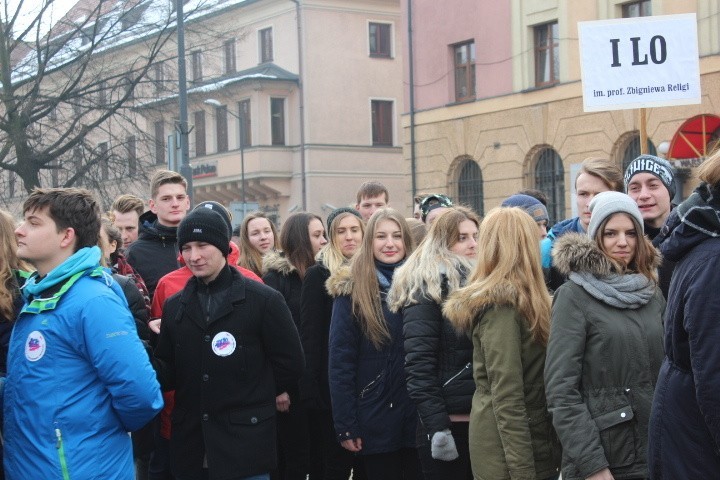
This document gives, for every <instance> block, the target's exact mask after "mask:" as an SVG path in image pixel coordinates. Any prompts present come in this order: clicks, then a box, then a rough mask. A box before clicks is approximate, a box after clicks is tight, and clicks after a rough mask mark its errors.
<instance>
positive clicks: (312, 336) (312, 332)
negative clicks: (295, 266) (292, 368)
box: [300, 263, 333, 410]
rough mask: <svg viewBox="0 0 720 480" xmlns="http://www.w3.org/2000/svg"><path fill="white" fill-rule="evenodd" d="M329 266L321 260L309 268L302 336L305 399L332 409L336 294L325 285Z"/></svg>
mask: <svg viewBox="0 0 720 480" xmlns="http://www.w3.org/2000/svg"><path fill="white" fill-rule="evenodd" d="M328 278H330V270H328V269H327V268H325V265H323V264H322V263H318V264H316V265H313V266H312V267H310V268H308V270H307V272H305V280H304V281H303V285H302V294H301V296H300V339H301V340H302V344H303V351H304V352H305V365H306V367H305V376H304V382H303V390H302V391H301V395H302V400H303V401H304V402H305V404H306V406H308V407H309V408H315V409H319V410H330V386H329V383H328V339H329V337H330V320H331V318H332V307H333V298H332V297H331V296H330V294H328V292H327V290H326V289H325V282H326V281H327V279H328Z"/></svg>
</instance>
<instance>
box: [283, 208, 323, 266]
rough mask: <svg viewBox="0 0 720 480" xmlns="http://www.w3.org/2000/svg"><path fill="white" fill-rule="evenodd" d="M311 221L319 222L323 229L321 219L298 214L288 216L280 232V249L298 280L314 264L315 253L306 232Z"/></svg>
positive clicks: (308, 214)
mask: <svg viewBox="0 0 720 480" xmlns="http://www.w3.org/2000/svg"><path fill="white" fill-rule="evenodd" d="M313 220H318V221H320V225H322V226H323V229H324V228H325V225H324V224H323V221H322V218H320V217H318V216H317V215H315V214H314V213H308V212H298V213H293V214H292V215H290V216H289V217H288V218H287V220H285V223H283V226H282V229H281V230H280V248H281V249H282V252H283V254H284V255H285V257H286V258H287V259H288V261H289V262H290V264H291V265H292V266H293V267H295V269H296V270H297V272H298V275H300V278H303V277H304V276H305V271H306V270H307V269H308V268H310V267H312V266H313V265H314V264H315V252H313V247H312V243H311V242H310V233H309V231H308V229H309V227H310V222H312V221H313Z"/></svg>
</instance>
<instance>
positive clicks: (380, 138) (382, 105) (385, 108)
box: [370, 98, 395, 147]
mask: <svg viewBox="0 0 720 480" xmlns="http://www.w3.org/2000/svg"><path fill="white" fill-rule="evenodd" d="M394 110H395V100H391V99H383V98H373V99H371V100H370V130H371V143H372V145H373V146H376V147H392V146H393V145H394V135H395V122H394V118H395V115H394V113H393V112H394ZM386 116H387V118H385V117H386Z"/></svg>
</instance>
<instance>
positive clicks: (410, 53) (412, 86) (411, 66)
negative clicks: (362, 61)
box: [407, 0, 417, 204]
mask: <svg viewBox="0 0 720 480" xmlns="http://www.w3.org/2000/svg"><path fill="white" fill-rule="evenodd" d="M407 2H408V68H409V69H410V74H409V78H408V80H409V82H410V92H409V97H410V180H411V183H412V202H411V204H414V202H415V195H417V179H416V178H415V169H416V168H417V167H416V164H415V75H414V65H415V61H414V60H415V59H414V57H413V34H412V0H407Z"/></svg>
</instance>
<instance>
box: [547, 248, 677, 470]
mask: <svg viewBox="0 0 720 480" xmlns="http://www.w3.org/2000/svg"><path fill="white" fill-rule="evenodd" d="M553 264H554V265H555V266H557V267H558V268H559V269H560V271H561V272H562V273H563V274H565V275H567V274H569V273H570V272H571V271H572V272H588V273H591V274H592V275H593V276H596V277H598V278H602V277H603V276H607V275H609V274H610V273H612V271H613V267H612V265H611V263H610V262H609V261H608V260H607V257H605V255H604V254H602V253H601V252H600V251H599V250H598V249H597V247H596V246H595V243H594V242H593V241H592V240H590V239H588V237H587V236H584V235H583V236H580V235H573V234H568V235H566V236H564V237H562V238H561V239H559V240H558V241H557V243H556V244H555V247H554V249H553ZM664 309H665V300H664V298H663V296H662V293H661V292H660V289H658V288H656V289H655V294H654V296H652V297H651V298H650V301H649V302H648V303H647V304H645V305H644V306H641V307H640V308H635V309H629V308H627V309H624V308H616V307H613V306H610V305H608V304H606V303H604V302H602V301H600V300H598V299H596V298H595V297H593V296H591V295H590V294H589V293H588V292H586V291H585V289H584V288H583V287H581V286H580V285H578V284H577V283H575V282H573V281H572V280H569V281H568V282H566V283H565V284H564V285H562V286H561V287H560V288H559V289H558V290H557V291H556V292H555V298H554V300H553V312H552V327H551V330H550V341H549V343H548V352H547V362H546V371H545V382H546V385H547V396H548V406H549V408H550V411H551V413H552V416H553V423H554V425H555V429H556V431H557V433H558V436H559V437H560V440H561V442H562V446H563V461H562V475H563V480H580V479H585V478H586V477H588V476H590V475H592V474H594V473H596V472H598V471H600V470H602V469H604V468H606V467H607V468H610V471H611V473H612V475H613V476H614V478H615V479H617V480H620V479H630V478H633V479H634V478H646V477H647V476H648V468H647V443H648V421H649V417H650V409H651V405H652V397H653V393H654V390H655V383H656V380H657V376H658V371H659V369H660V364H661V362H662V360H663V343H662V342H663V340H662V335H663V332H662V315H663V312H664Z"/></svg>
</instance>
